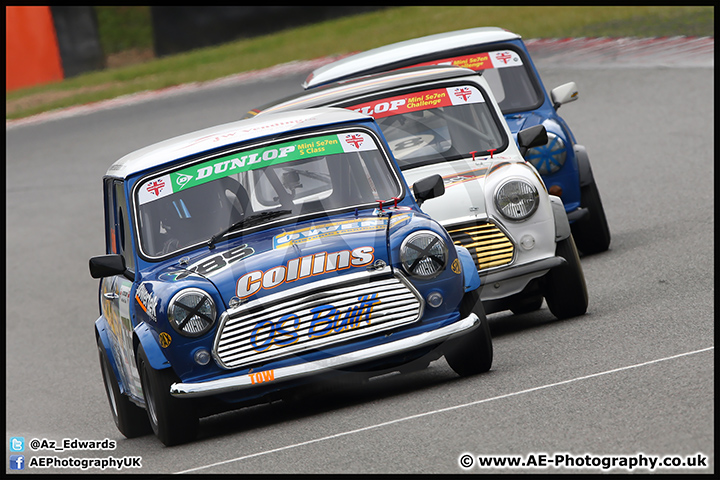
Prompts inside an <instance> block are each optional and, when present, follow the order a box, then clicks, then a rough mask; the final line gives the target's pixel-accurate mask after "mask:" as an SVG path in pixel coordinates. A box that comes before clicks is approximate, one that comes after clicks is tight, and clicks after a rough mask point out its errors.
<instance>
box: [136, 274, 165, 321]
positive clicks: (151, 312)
mask: <svg viewBox="0 0 720 480" xmlns="http://www.w3.org/2000/svg"><path fill="white" fill-rule="evenodd" d="M135 300H137V302H138V305H140V308H142V309H143V311H144V312H145V313H147V315H148V317H150V320H152V321H153V322H157V314H156V311H157V304H158V301H159V300H160V299H159V298H158V297H156V296H155V295H154V294H153V293H152V292H150V291H149V290H148V289H147V284H145V283H143V284H141V285H140V286H139V287H138V288H137V290H136V291H135Z"/></svg>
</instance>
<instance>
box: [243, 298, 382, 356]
mask: <svg viewBox="0 0 720 480" xmlns="http://www.w3.org/2000/svg"><path fill="white" fill-rule="evenodd" d="M377 296H378V294H377V293H372V294H368V295H361V296H359V297H357V303H356V304H354V305H349V306H346V307H340V308H337V307H335V306H334V305H319V306H317V307H314V308H311V309H310V310H309V314H310V315H311V319H310V325H309V327H305V328H302V329H300V317H299V316H298V315H296V314H294V313H291V314H288V315H284V316H282V317H280V319H278V320H277V321H272V320H269V319H266V320H262V321H260V322H258V323H257V324H256V325H255V326H254V327H253V329H252V332H251V333H250V346H251V347H252V349H253V350H255V351H256V352H264V351H266V350H268V349H269V348H271V347H277V348H282V347H287V346H288V345H292V344H294V343H297V342H298V341H299V340H301V339H304V338H306V339H308V340H312V339H314V338H320V337H324V336H327V335H334V334H338V333H341V332H345V331H348V330H354V329H356V328H360V327H363V326H367V325H370V324H371V322H372V313H373V308H374V307H375V306H376V305H379V304H380V303H382V301H381V300H380V299H378V298H377Z"/></svg>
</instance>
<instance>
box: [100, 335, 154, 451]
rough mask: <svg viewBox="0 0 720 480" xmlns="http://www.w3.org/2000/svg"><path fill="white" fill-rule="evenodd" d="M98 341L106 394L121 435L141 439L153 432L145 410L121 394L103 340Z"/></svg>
mask: <svg viewBox="0 0 720 480" xmlns="http://www.w3.org/2000/svg"><path fill="white" fill-rule="evenodd" d="M97 341H98V355H99V356H100V370H101V371H102V377H103V383H104V384H105V393H107V398H108V402H109V403H110V411H111V412H112V416H113V420H114V421H115V425H116V426H117V428H118V430H120V433H122V434H123V435H125V437H127V438H135V437H141V436H143V435H147V434H148V433H150V432H152V428H150V422H148V418H147V415H146V414H145V410H143V409H142V408H140V407H138V406H137V405H135V404H134V403H133V402H131V401H130V399H129V398H128V396H127V395H123V394H122V393H120V387H119V386H118V381H117V378H116V377H115V372H114V371H113V369H112V366H111V365H110V359H109V358H108V356H107V353H106V352H105V347H103V344H102V340H100V338H98V339H97Z"/></svg>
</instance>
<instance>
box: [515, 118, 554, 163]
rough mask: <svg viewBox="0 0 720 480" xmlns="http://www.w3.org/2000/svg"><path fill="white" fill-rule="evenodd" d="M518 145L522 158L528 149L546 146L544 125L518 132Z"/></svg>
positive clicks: (546, 138) (546, 137) (546, 139)
mask: <svg viewBox="0 0 720 480" xmlns="http://www.w3.org/2000/svg"><path fill="white" fill-rule="evenodd" d="M517 137H518V145H519V146H520V154H521V155H522V156H523V157H524V156H525V154H526V153H527V151H528V148H532V147H540V146H542V145H545V144H547V142H548V136H547V130H545V125H535V126H533V127H530V128H526V129H525V130H520V131H519V132H518V135H517Z"/></svg>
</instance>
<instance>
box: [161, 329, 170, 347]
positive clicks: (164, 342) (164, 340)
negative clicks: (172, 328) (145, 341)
mask: <svg viewBox="0 0 720 480" xmlns="http://www.w3.org/2000/svg"><path fill="white" fill-rule="evenodd" d="M171 342H172V337H171V336H170V335H169V334H167V333H165V332H160V346H161V347H162V348H167V347H169V346H170V343H171Z"/></svg>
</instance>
